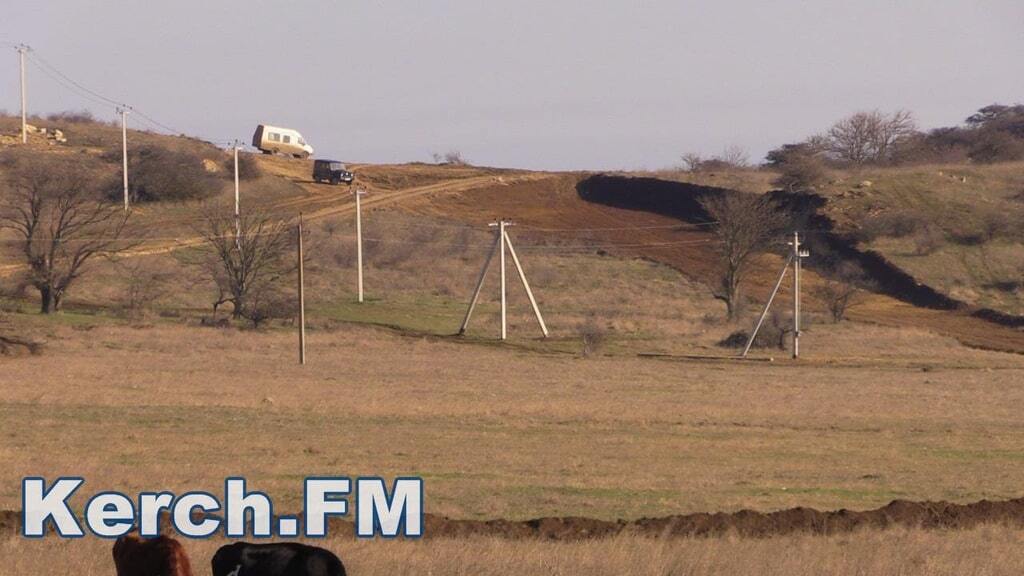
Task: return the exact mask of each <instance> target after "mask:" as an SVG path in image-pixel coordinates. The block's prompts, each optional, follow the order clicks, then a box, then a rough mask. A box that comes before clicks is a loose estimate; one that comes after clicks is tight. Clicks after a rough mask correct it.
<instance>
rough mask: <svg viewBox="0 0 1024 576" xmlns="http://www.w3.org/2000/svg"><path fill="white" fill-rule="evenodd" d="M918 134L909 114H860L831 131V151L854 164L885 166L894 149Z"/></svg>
mask: <svg viewBox="0 0 1024 576" xmlns="http://www.w3.org/2000/svg"><path fill="white" fill-rule="evenodd" d="M915 132H916V126H915V124H914V117H913V115H912V114H911V113H910V112H909V111H907V110H897V111H896V112H894V113H892V114H885V113H883V112H881V111H879V110H873V111H871V112H858V113H856V114H854V115H852V116H849V117H847V118H844V119H842V120H840V121H839V122H836V123H835V124H834V125H833V126H832V128H831V129H829V132H828V138H829V145H830V146H829V148H830V151H831V152H832V154H833V155H834V156H835V157H836V158H838V159H839V160H842V161H845V162H849V163H851V164H856V165H861V164H866V163H869V162H875V163H878V162H885V161H887V160H888V159H889V158H890V157H891V156H892V153H893V150H894V148H895V146H896V145H897V144H898V143H899V142H901V141H902V140H905V139H906V138H909V137H910V136H912V135H913V134H914V133H915Z"/></svg>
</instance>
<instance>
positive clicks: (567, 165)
mask: <svg viewBox="0 0 1024 576" xmlns="http://www.w3.org/2000/svg"><path fill="white" fill-rule="evenodd" d="M0 13H2V14H0V16H2V18H0V42H7V43H11V42H24V43H26V44H29V45H31V46H32V47H33V48H34V49H35V51H36V54H37V57H39V58H42V59H43V60H45V61H46V62H48V63H49V64H51V65H52V66H53V67H55V68H56V69H58V70H60V71H61V72H63V73H64V74H66V75H67V76H69V77H70V78H72V79H74V80H75V81H77V82H79V83H80V84H82V85H84V86H85V87H87V88H89V89H91V90H94V91H96V92H99V93H101V94H103V95H106V96H109V97H110V98H113V99H115V100H119V101H125V102H127V103H129V104H131V105H134V106H136V107H138V108H139V109H140V110H142V111H144V112H145V113H146V114H148V115H150V116H151V117H153V118H155V119H156V120H158V121H159V122H161V123H164V124H167V125H169V126H171V127H174V128H175V129H177V130H181V131H183V132H186V133H189V134H196V135H202V136H204V137H207V138H211V139H218V140H220V139H223V140H228V139H233V138H243V139H245V140H247V141H248V140H249V139H250V138H251V136H252V132H253V129H254V128H255V126H256V124H258V123H261V122H264V123H269V124H277V125H283V126H288V127H293V128H296V129H298V130H299V131H301V132H302V133H303V134H304V135H305V136H306V139H307V140H308V141H309V142H310V144H312V145H313V146H315V147H316V155H317V156H321V157H333V158H337V159H342V160H348V161H368V162H401V161H412V160H427V159H429V158H430V154H431V152H445V151H447V150H450V149H457V150H460V151H461V152H462V153H463V155H464V156H465V157H466V158H467V159H469V160H471V161H473V162H474V163H479V164H487V165H496V166H515V167H524V168H548V169H616V168H652V169H653V168H662V167H667V166H671V165H675V164H677V163H678V158H679V156H680V155H681V154H682V153H684V152H688V151H695V152H700V153H703V154H715V153H717V152H720V151H721V150H722V149H723V148H724V147H726V146H729V145H733V144H735V145H740V146H743V147H744V148H746V149H747V150H749V152H750V154H751V157H752V159H755V160H756V159H760V158H761V157H762V156H763V155H764V153H765V152H766V151H767V150H769V149H771V148H773V147H774V146H776V145H778V144H780V143H784V142H791V141H795V140H799V139H802V138H803V137H806V136H808V135H810V134H812V133H815V132H818V131H821V130H822V129H824V128H825V127H827V126H828V125H829V124H830V123H831V122H833V121H834V120H836V119H837V118H839V117H841V116H844V115H846V114H848V113H851V112H854V111H857V110H860V109H873V108H880V109H883V110H892V109H896V108H908V109H910V110H912V111H913V112H914V113H915V114H916V116H917V119H918V121H919V123H920V124H921V125H922V126H924V127H935V126H941V125H950V124H957V123H960V122H961V121H962V120H963V119H964V118H965V117H966V116H967V115H969V114H970V112H971V111H973V110H974V109H976V108H979V107H981V106H983V105H985V104H989V103H992V102H1003V103H1015V102H1021V101H1024V65H1022V57H1024V2H1022V1H1021V0H857V1H850V0H807V1H801V0H769V1H766V0H746V1H728V0H719V1H702V2H697V1H686V0H634V1H619V0H606V1H604V2H594V1H593V0H590V1H583V0H518V1H516V2H510V1H505V2H501V1H495V0H491V1H486V0H484V1H482V0H451V1H424V2H395V1H387V0H377V1H368V0H363V1H359V2H340V1H334V2H331V1H326V0H320V1H310V0H296V1H288V2H282V1H276V0H275V1H269V0H268V1H259V0H247V1H222V0H205V1H202V2H200V1H196V0H175V1H173V2H138V1H127V0H126V1H112V0H102V1H88V0H62V1H46V0H34V1H29V2H17V3H15V2H5V3H4V6H3V8H2V9H0ZM4 49H5V50H6V51H7V53H8V56H7V57H4V58H3V59H0V109H6V110H7V111H9V112H15V111H17V110H18V109H19V100H18V81H17V78H18V70H17V55H16V54H15V52H14V51H13V49H11V47H10V45H9V44H8V45H7V46H4ZM28 73H29V101H30V106H29V108H30V112H52V111H57V110H64V109H80V108H90V109H92V111H93V112H94V113H95V114H96V115H97V116H99V117H102V118H111V117H113V110H112V108H110V107H109V106H101V105H98V104H96V103H94V102H90V101H89V100H87V99H85V98H83V97H82V96H80V95H78V94H76V93H74V92H72V91H71V90H69V89H67V88H65V87H62V86H61V85H59V84H57V83H56V82H55V81H53V80H51V79H50V78H49V77H47V76H45V75H44V73H43V71H42V70H41V69H40V67H39V66H38V65H35V64H30V68H29V71H28ZM136 122H139V121H138V120H136ZM137 125H138V126H142V125H141V124H137Z"/></svg>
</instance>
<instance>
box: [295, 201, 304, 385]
mask: <svg viewBox="0 0 1024 576" xmlns="http://www.w3.org/2000/svg"><path fill="white" fill-rule="evenodd" d="M296 230H297V233H298V234H297V235H298V248H299V279H298V280H299V364H302V365H305V364H306V286H305V283H304V281H303V277H302V260H303V254H302V213H301V212H300V213H299V225H298V227H297V228H296Z"/></svg>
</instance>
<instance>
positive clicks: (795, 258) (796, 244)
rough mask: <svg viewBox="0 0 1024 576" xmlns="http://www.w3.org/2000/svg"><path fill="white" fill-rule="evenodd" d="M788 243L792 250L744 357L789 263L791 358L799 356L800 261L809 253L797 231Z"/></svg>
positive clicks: (755, 336)
mask: <svg viewBox="0 0 1024 576" xmlns="http://www.w3.org/2000/svg"><path fill="white" fill-rule="evenodd" d="M789 244H790V245H791V246H793V251H792V252H790V254H789V257H788V258H786V263H785V265H783V266H782V272H780V273H779V279H778V280H777V281H776V282H775V287H774V288H773V289H772V294H771V296H769V297H768V302H767V303H766V304H765V305H764V310H762V311H761V316H759V317H758V319H757V324H756V325H754V331H753V333H751V334H750V338H748V339H747V345H746V346H745V347H744V348H743V352H742V353H741V354H740V357H742V358H746V357H747V353H748V352H750V347H751V346H753V344H754V339H755V338H757V332H758V331H759V330H760V329H761V326H762V325H763V324H764V319H765V318H766V317H767V316H768V311H769V310H770V309H771V307H772V302H774V301H775V296H776V295H777V294H778V293H779V288H780V287H781V286H782V281H783V279H785V277H786V271H787V270H789V265H790V264H792V265H793V358H794V359H796V358H799V357H800V272H801V269H802V264H801V262H800V261H801V260H803V259H804V258H808V257H810V255H811V253H810V252H809V251H807V250H806V249H802V248H800V233H799V232H793V241H792V242H790V243H789Z"/></svg>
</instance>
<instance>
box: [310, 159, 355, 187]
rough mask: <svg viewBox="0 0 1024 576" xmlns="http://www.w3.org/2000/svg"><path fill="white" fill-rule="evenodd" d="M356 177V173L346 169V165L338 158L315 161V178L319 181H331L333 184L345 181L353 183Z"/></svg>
mask: <svg viewBox="0 0 1024 576" xmlns="http://www.w3.org/2000/svg"><path fill="white" fill-rule="evenodd" d="M355 178H356V175H355V174H353V173H351V172H349V171H348V170H346V169H345V165H344V164H342V163H341V162H338V161H337V160H314V161H313V180H315V181H317V182H330V183H331V184H338V183H340V182H344V183H345V184H349V185H351V184H352V181H353V180H355Z"/></svg>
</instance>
